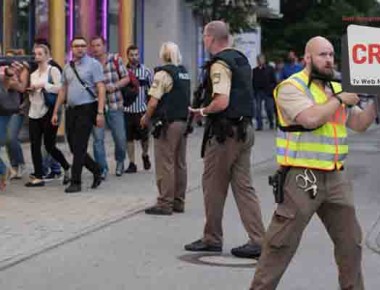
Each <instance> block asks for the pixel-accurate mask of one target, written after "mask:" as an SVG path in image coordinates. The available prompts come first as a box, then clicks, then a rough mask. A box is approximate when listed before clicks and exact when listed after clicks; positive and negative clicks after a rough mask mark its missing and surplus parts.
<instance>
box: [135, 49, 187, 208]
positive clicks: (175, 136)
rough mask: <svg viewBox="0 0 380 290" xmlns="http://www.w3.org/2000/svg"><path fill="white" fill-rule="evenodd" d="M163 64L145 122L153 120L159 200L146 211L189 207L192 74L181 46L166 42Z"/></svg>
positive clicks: (159, 70) (142, 121)
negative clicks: (188, 123)
mask: <svg viewBox="0 0 380 290" xmlns="http://www.w3.org/2000/svg"><path fill="white" fill-rule="evenodd" d="M159 55H160V59H161V62H162V63H163V65H162V66H161V67H158V68H157V69H156V70H155V71H156V73H155V75H154V79H153V84H152V86H151V88H150V90H149V93H148V95H149V97H150V100H149V103H148V109H147V111H146V113H145V115H144V116H143V117H142V118H141V126H142V127H147V126H148V123H149V121H150V119H152V123H153V128H154V130H153V132H152V134H153V136H154V157H155V166H156V182H157V187H158V192H159V196H158V199H157V204H156V205H155V206H153V207H151V208H148V209H147V210H146V211H145V213H146V214H153V215H171V214H172V213H173V212H178V213H182V212H184V210H185V192H186V186H187V164H186V142H187V139H186V136H185V132H186V121H187V115H188V106H189V105H190V77H189V74H188V72H187V70H186V69H185V67H184V66H182V65H181V62H182V56H181V53H180V50H179V48H178V46H177V45H176V44H175V43H173V42H166V43H164V44H163V45H162V47H161V50H160V54H159Z"/></svg>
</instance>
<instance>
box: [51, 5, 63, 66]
mask: <svg viewBox="0 0 380 290" xmlns="http://www.w3.org/2000/svg"><path fill="white" fill-rule="evenodd" d="M49 41H50V45H51V53H52V56H53V58H54V60H55V61H57V62H58V63H59V64H60V65H61V66H62V67H63V65H64V64H65V53H66V16H65V0H49Z"/></svg>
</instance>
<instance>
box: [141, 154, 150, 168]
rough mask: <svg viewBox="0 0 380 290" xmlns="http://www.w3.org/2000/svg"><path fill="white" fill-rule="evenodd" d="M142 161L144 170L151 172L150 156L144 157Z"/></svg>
mask: <svg viewBox="0 0 380 290" xmlns="http://www.w3.org/2000/svg"><path fill="white" fill-rule="evenodd" d="M142 160H143V164H144V169H145V170H149V169H150V167H151V166H152V164H150V160H149V155H145V156H144V155H143V156H142Z"/></svg>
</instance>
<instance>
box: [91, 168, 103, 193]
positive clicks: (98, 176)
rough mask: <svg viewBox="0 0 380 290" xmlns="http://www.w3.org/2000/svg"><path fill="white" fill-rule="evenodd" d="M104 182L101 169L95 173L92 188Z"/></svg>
mask: <svg viewBox="0 0 380 290" xmlns="http://www.w3.org/2000/svg"><path fill="white" fill-rule="evenodd" d="M101 183H102V172H101V171H100V170H99V171H98V172H96V173H94V181H93V182H92V185H91V188H92V189H95V188H97V187H98V186H99V185H100V184H101Z"/></svg>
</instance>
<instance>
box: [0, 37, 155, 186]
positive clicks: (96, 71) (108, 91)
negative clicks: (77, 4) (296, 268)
mask: <svg viewBox="0 0 380 290" xmlns="http://www.w3.org/2000/svg"><path fill="white" fill-rule="evenodd" d="M71 49H72V55H73V60H72V61H70V62H69V63H67V64H66V65H65V67H64V68H61V66H60V65H59V64H58V63H57V62H56V61H54V59H52V57H51V52H50V45H49V43H48V41H47V40H46V39H36V40H35V44H34V47H33V54H34V60H33V61H32V62H23V63H20V62H14V63H12V64H11V65H7V66H2V67H1V71H0V77H1V86H0V89H1V90H2V91H1V94H2V97H4V99H5V100H8V99H10V100H14V102H13V104H12V105H13V106H11V107H9V106H1V105H0V119H2V122H1V124H2V129H3V130H1V133H2V136H0V144H1V145H6V148H7V155H8V159H9V163H10V167H9V168H7V167H6V165H5V163H4V162H3V160H0V165H1V166H0V167H1V168H0V176H1V179H0V180H1V181H0V187H1V189H2V190H4V189H5V185H6V182H7V179H10V180H12V179H21V178H22V177H23V175H24V174H25V173H26V172H25V161H24V154H23V151H22V147H21V144H20V138H19V137H20V136H19V135H20V131H21V129H22V126H23V123H24V120H25V118H26V117H27V118H28V124H29V128H28V129H29V140H30V149H31V156H32V161H33V168H34V170H33V172H31V173H30V174H29V181H28V182H27V183H26V184H25V186H27V187H39V186H44V185H45V182H47V181H50V180H53V179H60V178H63V184H64V185H69V186H68V187H67V188H66V189H65V191H66V192H67V193H70V192H78V191H80V190H81V172H82V167H83V166H85V167H86V168H87V169H89V170H90V171H91V172H92V173H93V176H94V180H93V184H92V188H96V187H97V186H99V184H100V183H101V182H102V180H105V179H106V178H107V174H108V171H109V167H108V164H107V159H106V152H105V145H104V138H105V126H107V127H108V128H109V129H110V131H111V133H112V137H113V142H114V144H115V161H116V168H115V174H116V176H121V175H123V174H124V173H136V172H137V166H136V163H135V156H134V155H135V154H134V142H135V140H139V141H141V145H142V151H143V153H142V161H143V166H144V169H145V170H149V169H150V168H151V162H150V158H149V155H148V150H149V132H148V129H147V128H145V129H143V128H141V126H140V119H141V117H142V115H143V114H144V113H145V111H146V109H147V96H148V89H149V88H150V86H151V84H152V77H153V75H152V72H151V70H149V69H148V68H146V67H145V66H144V65H143V64H141V63H140V58H139V48H138V47H137V46H135V45H131V46H130V47H128V49H127V51H126V55H127V57H128V63H127V65H125V64H124V63H123V60H122V58H121V57H120V56H119V55H118V54H113V53H109V52H107V49H106V42H105V39H103V38H102V37H100V36H96V37H93V38H92V39H91V41H90V43H87V40H86V39H84V38H83V37H77V38H74V39H73V40H72V42H71ZM88 50H89V51H88ZM19 54H22V52H19V51H17V50H9V51H7V52H6V54H5V55H6V56H8V57H12V56H15V55H19ZM131 79H134V81H135V82H131V81H130V80H131ZM132 84H133V85H134V86H135V87H134V89H135V90H136V96H135V97H134V98H133V100H132V102H130V104H127V105H126V103H125V100H124V97H123V94H122V92H121V89H120V88H122V87H126V86H127V85H132ZM4 104H5V105H6V103H4ZM62 107H65V109H64V110H63V109H62ZM63 112H65V132H66V137H67V141H68V144H69V147H70V150H71V153H72V154H73V161H72V164H70V162H68V161H67V159H66V158H67V157H65V156H64V155H63V153H62V152H61V151H60V150H59V149H58V148H57V146H56V141H57V131H58V128H59V125H60V123H61V119H62V117H63V116H62V114H63ZM127 132H129V133H127ZM91 135H92V136H93V156H94V158H92V157H91V156H90V155H89V154H87V147H88V142H89V138H90V136H91ZM42 144H43V145H44V146H42ZM127 152H128V157H129V161H130V163H129V166H128V168H126V169H125V168H124V163H125V159H126V154H127Z"/></svg>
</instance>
